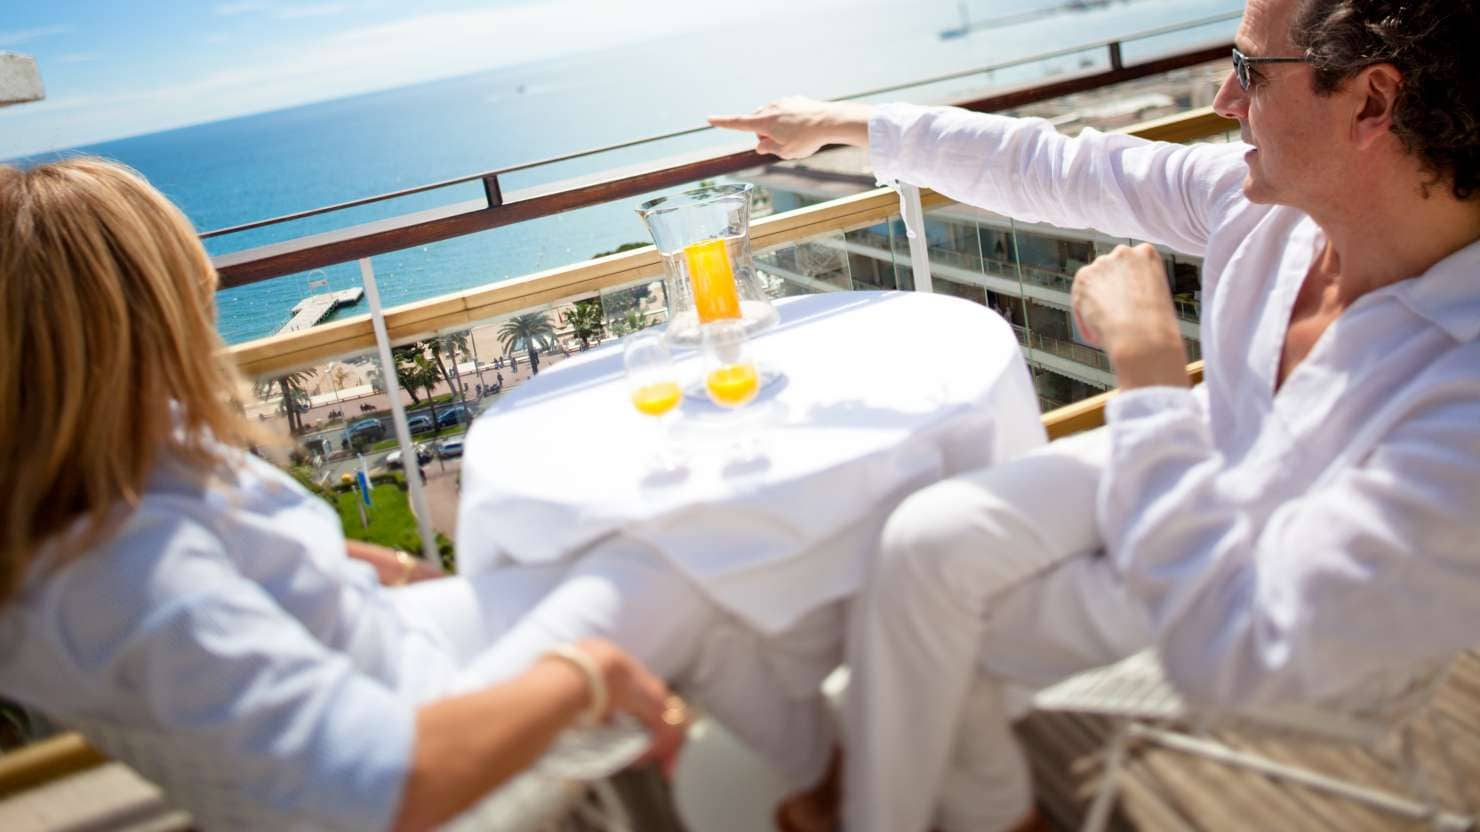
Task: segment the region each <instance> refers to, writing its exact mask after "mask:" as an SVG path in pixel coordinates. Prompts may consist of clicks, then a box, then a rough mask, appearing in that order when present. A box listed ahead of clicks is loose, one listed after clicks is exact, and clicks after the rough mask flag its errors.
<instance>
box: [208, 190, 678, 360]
mask: <svg viewBox="0 0 1480 832" xmlns="http://www.w3.org/2000/svg"><path fill="white" fill-rule="evenodd" d="M695 184H697V183H695ZM686 187H690V186H685V188H686ZM683 189H684V188H678V189H668V190H665V191H661V192H653V193H648V194H642V195H638V196H634V197H630V198H627V199H621V200H615V201H613V202H610V203H604V204H601V205H594V206H590V207H586V208H580V209H575V210H571V211H566V212H563V213H560V214H555V215H552V216H548V217H540V218H536V219H532V220H526V221H524V222H520V223H517V224H515V225H511V226H505V227H502V228H493V229H489V230H487V231H481V232H477V233H474V234H467V235H463V236H460V237H455V238H452V239H449V240H443V241H440V242H437V243H431V244H429V245H423V246H416V247H413V248H408V249H402V250H398V251H393V252H389V253H387V254H382V255H377V256H376V257H375V258H374V262H375V268H376V274H377V276H378V277H379V282H380V295H381V302H382V304H383V305H384V306H385V308H387V309H390V308H393V307H397V306H401V305H404V304H408V303H413V302H415V301H420V300H426V299H429V298H434V297H439V296H443V295H447V294H450V293H454V292H458V291H463V290H467V289H473V288H477V287H481V286H487V285H491V284H495V283H501V282H503V281H506V280H510V279H512V278H517V277H522V276H525V275H529V274H534V273H537V272H541V271H545V270H549V269H553V268H558V267H560V266H566V265H570V264H572V263H578V262H582V261H585V260H588V259H591V258H594V257H598V256H601V255H605V254H611V253H614V252H618V251H623V250H626V249H628V248H632V247H640V246H645V245H649V244H650V243H651V239H650V238H649V236H648V232H647V229H646V227H645V226H644V225H643V223H642V221H641V220H640V219H639V218H638V216H637V212H636V208H637V206H638V205H639V204H640V203H641V202H643V201H644V200H647V199H650V198H652V197H653V196H654V195H655V194H657V193H667V192H668V191H669V190H673V191H675V192H676V191H678V190H683ZM356 288H362V287H361V283H360V270H359V265H358V263H356V262H350V263H341V264H338V265H335V266H330V267H328V268H325V269H318V270H315V271H313V272H308V273H299V274H293V275H288V276H284V277H279V278H274V279H272V280H267V281H262V282H260V283H254V284H251V285H248V286H240V287H234V288H230V289H223V290H222V291H220V292H219V293H218V294H217V305H218V308H219V309H220V311H221V315H220V319H219V321H218V328H219V329H220V331H221V334H222V337H223V338H225V339H226V341H227V343H231V344H235V343H241V342H244V341H249V340H252V339H256V338H263V337H267V336H270V335H274V334H276V333H278V332H282V331H284V330H285V328H287V327H298V326H312V325H314V322H313V319H312V318H313V316H310V317H309V318H304V319H300V320H299V321H298V322H297V323H295V320H294V319H295V311H294V310H295V307H297V305H298V304H300V303H302V302H304V301H305V300H306V299H308V298H314V297H320V298H321V297H322V296H323V295H326V294H330V293H342V292H345V291H349V292H350V293H351V295H349V296H344V297H343V298H342V299H343V301H344V303H343V304H341V305H340V306H339V307H338V308H337V309H336V310H334V311H332V312H328V313H326V314H325V316H324V317H323V318H322V319H320V320H319V322H320V323H323V322H327V321H332V320H334V319H336V318H338V317H344V316H352V315H359V314H364V313H366V312H367V311H368V307H367V304H366V301H365V299H364V297H363V296H362V295H356V294H354V293H353V290H354V289H356ZM322 305H323V304H322V303H321V302H320V303H316V304H315V308H318V307H320V306H322Z"/></svg>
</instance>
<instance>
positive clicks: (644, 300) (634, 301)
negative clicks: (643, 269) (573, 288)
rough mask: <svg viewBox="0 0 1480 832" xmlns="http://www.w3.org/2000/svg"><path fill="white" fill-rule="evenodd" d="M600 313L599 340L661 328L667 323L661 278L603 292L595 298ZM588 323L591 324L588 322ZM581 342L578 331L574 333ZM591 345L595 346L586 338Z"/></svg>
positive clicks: (665, 290)
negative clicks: (649, 328)
mask: <svg viewBox="0 0 1480 832" xmlns="http://www.w3.org/2000/svg"><path fill="white" fill-rule="evenodd" d="M594 300H595V301H596V302H597V304H598V305H599V308H600V310H601V314H602V318H601V321H600V335H601V337H602V340H606V339H609V338H620V337H622V336H624V335H628V334H631V333H633V332H637V331H638V330H642V329H647V328H648V327H652V326H660V325H662V324H664V323H666V322H667V321H668V294H667V289H666V288H664V286H663V281H662V279H661V278H644V279H642V280H638V281H635V282H633V283H630V284H628V285H626V286H618V287H615V288H612V289H603V290H602V291H601V293H600V296H599V297H597V298H594ZM582 303H586V301H582ZM593 316H594V312H591V311H588V312H587V313H586V314H585V315H584V316H580V317H577V318H574V319H572V321H571V322H570V323H568V324H567V325H569V326H572V327H574V326H575V324H577V323H579V322H580V321H581V318H582V317H584V318H586V319H591V318H593ZM587 323H588V324H589V323H591V321H590V320H588V321H587ZM572 334H574V335H575V336H576V341H577V342H579V341H580V335H579V333H578V332H573V333H572ZM587 343H588V345H590V346H594V343H593V342H591V341H590V339H589V338H588V339H587Z"/></svg>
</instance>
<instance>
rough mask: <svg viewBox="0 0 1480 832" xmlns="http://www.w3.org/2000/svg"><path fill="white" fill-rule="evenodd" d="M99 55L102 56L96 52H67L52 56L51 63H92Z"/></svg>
mask: <svg viewBox="0 0 1480 832" xmlns="http://www.w3.org/2000/svg"><path fill="white" fill-rule="evenodd" d="M101 57H103V56H102V55H99V54H98V53H97V52H68V53H67V54H65V55H58V56H56V57H55V58H53V59H52V63H56V64H86V63H92V62H93V61H96V60H97V59H99V58H101Z"/></svg>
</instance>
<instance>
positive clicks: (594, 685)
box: [545, 644, 611, 725]
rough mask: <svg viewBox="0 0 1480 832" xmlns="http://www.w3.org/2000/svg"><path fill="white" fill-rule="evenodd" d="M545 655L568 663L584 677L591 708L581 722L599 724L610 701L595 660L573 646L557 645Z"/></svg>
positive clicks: (604, 678)
mask: <svg viewBox="0 0 1480 832" xmlns="http://www.w3.org/2000/svg"><path fill="white" fill-rule="evenodd" d="M545 655H546V656H554V657H555V658H557V659H564V660H565V661H567V662H570V663H571V664H573V665H575V666H576V669H577V670H580V671H581V675H583V676H585V677H586V689H587V690H588V691H590V693H591V706H590V707H588V708H587V709H586V713H585V715H584V716H583V717H581V722H582V723H584V724H586V725H596V724H598V723H600V722H601V718H602V717H604V716H606V706H607V703H608V702H610V701H611V694H610V692H608V691H607V689H606V677H604V676H602V675H601V668H599V667H597V666H596V660H595V659H593V658H591V655H590V654H589V653H587V652H586V651H585V650H582V649H581V648H579V647H577V646H575V645H574V644H558V645H556V646H554V647H551V648H550V649H549V650H548V651H546V652H545Z"/></svg>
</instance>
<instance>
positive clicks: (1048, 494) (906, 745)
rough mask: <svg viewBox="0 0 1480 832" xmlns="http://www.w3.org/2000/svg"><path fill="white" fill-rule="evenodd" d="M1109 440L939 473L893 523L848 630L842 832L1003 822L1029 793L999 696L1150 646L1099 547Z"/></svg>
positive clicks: (1011, 819) (989, 826) (984, 829)
mask: <svg viewBox="0 0 1480 832" xmlns="http://www.w3.org/2000/svg"><path fill="white" fill-rule="evenodd" d="M1106 440H1107V436H1106V435H1105V433H1104V431H1103V430H1101V431H1094V432H1091V433H1088V434H1084V435H1081V436H1077V437H1071V438H1069V439H1065V440H1060V441H1057V442H1054V443H1052V444H1050V445H1048V446H1046V447H1044V448H1041V449H1039V450H1038V451H1035V452H1033V453H1031V454H1028V455H1026V456H1024V457H1021V458H1019V459H1017V460H1013V461H1011V462H1007V463H1004V464H1002V465H998V466H994V467H991V468H987V469H984V470H982V471H978V472H974V473H971V474H968V475H965V476H961V477H957V478H954V479H950V480H945V481H942V482H940V483H937V484H935V485H933V486H931V487H929V488H926V489H924V490H922V491H920V492H919V493H917V494H915V495H913V496H911V497H910V498H909V499H908V500H906V501H905V502H904V503H903V504H902V505H901V506H900V507H899V508H898V509H897V510H896V511H895V513H894V514H893V515H892V516H891V517H890V519H889V522H888V524H887V525H886V526H885V530H884V538H883V550H882V553H881V556H880V559H879V562H878V563H877V564H876V566H875V572H874V574H873V575H872V576H871V579H870V581H869V584H868V586H867V588H866V589H865V590H864V592H863V594H862V596H861V597H860V598H859V599H858V600H857V602H856V603H855V605H854V609H853V611H852V615H851V616H850V620H849V624H848V634H847V640H848V645H847V660H848V663H849V666H850V670H851V681H850V683H849V691H848V704H847V716H846V729H847V738H848V743H847V744H848V754H847V765H846V766H845V773H844V778H845V779H844V818H845V826H846V828H847V829H848V831H849V832H921V831H922V830H925V829H927V828H931V827H935V828H939V829H942V830H946V831H947V832H964V830H974V832H988V831H989V830H997V829H1007V828H1011V826H1012V825H1013V824H1014V823H1016V822H1017V821H1019V820H1020V819H1021V818H1022V817H1023V815H1024V814H1025V813H1026V812H1027V811H1028V809H1029V808H1030V806H1031V804H1032V789H1031V784H1030V782H1029V776H1028V770H1027V766H1026V761H1025V760H1024V757H1023V754H1022V750H1021V749H1020V748H1019V747H1018V744H1017V741H1016V739H1015V738H1014V736H1013V733H1012V730H1011V725H1010V722H1011V720H1012V718H1013V717H1014V716H1015V714H1013V713H1012V709H1011V708H1010V707H1009V704H1008V702H1007V701H1006V700H1007V697H1005V696H1004V694H1005V693H1006V692H1007V691H1008V689H1009V688H1010V687H1012V686H1015V685H1021V686H1027V687H1041V686H1044V685H1047V684H1049V683H1052V682H1054V681H1057V680H1059V679H1062V678H1064V677H1066V676H1069V675H1072V674H1074V673H1076V672H1079V671H1081V670H1085V669H1089V668H1092V667H1097V666H1100V665H1103V664H1108V663H1110V662H1112V661H1115V660H1116V659H1119V658H1122V657H1124V656H1127V655H1130V654H1131V653H1134V652H1136V651H1137V650H1139V649H1141V648H1143V647H1145V646H1147V645H1148V644H1150V642H1151V638H1152V635H1151V623H1150V619H1149V617H1148V616H1147V615H1146V614H1145V612H1144V611H1143V609H1142V608H1141V606H1140V605H1139V604H1138V603H1137V602H1135V601H1134V600H1133V599H1132V598H1131V597H1130V596H1129V595H1128V593H1127V592H1126V591H1125V590H1124V588H1123V586H1122V585H1121V583H1120V581H1119V579H1118V578H1117V576H1116V575H1115V573H1114V571H1113V569H1112V568H1111V566H1110V564H1109V562H1108V561H1107V560H1106V559H1105V558H1102V557H1100V556H1099V552H1100V548H1101V536H1100V534H1099V530H1098V527H1097V524H1096V520H1095V492H1096V489H1097V487H1098V484H1099V477H1100V472H1101V471H1102V470H1103V468H1104V464H1105V458H1106V453H1107V450H1108V448H1107V444H1108V443H1107V441H1106Z"/></svg>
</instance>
